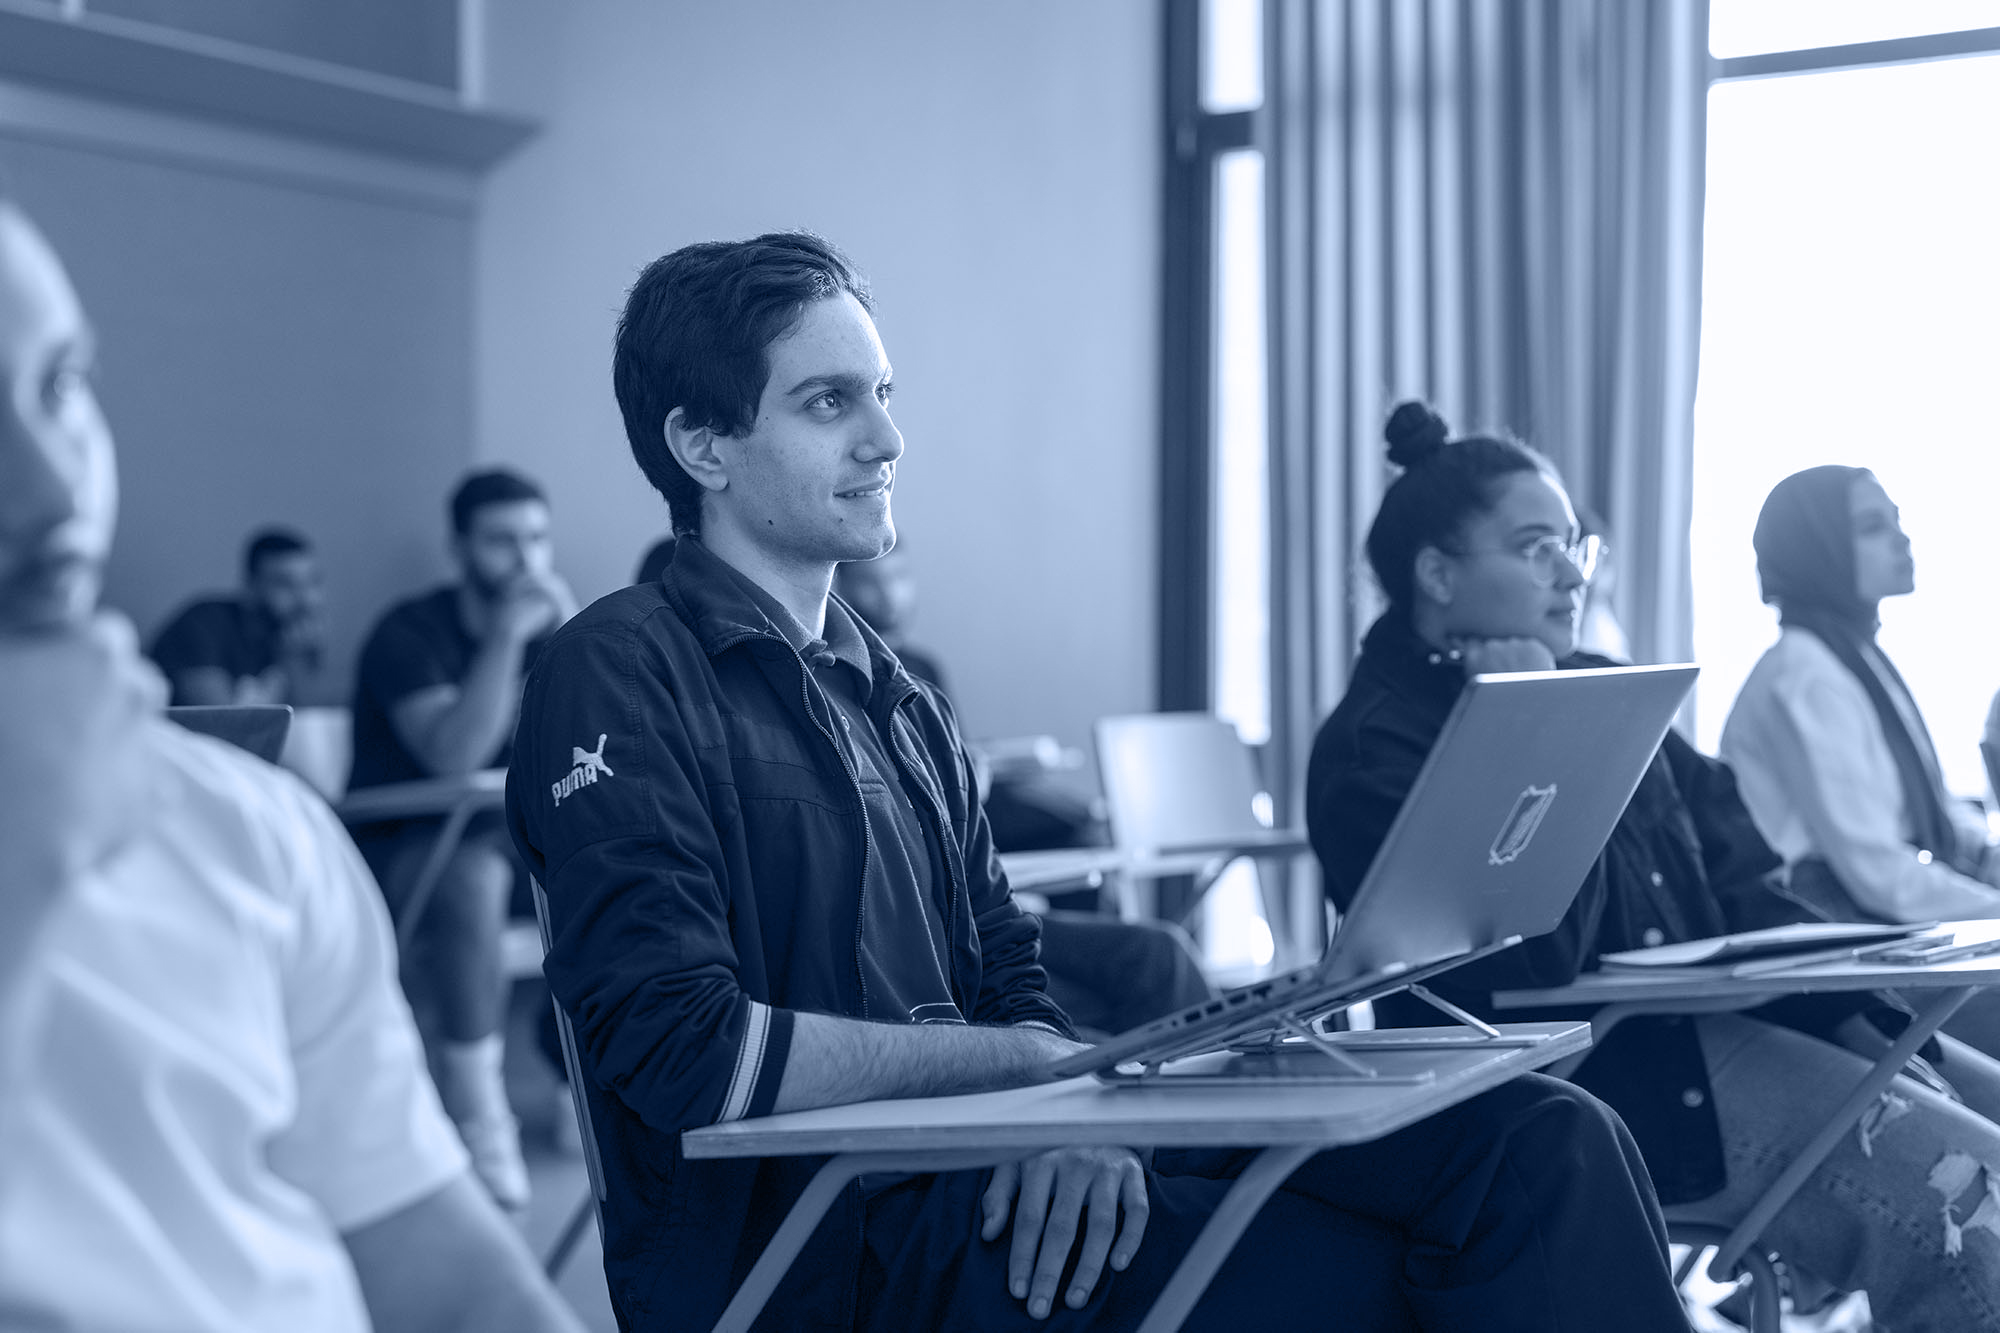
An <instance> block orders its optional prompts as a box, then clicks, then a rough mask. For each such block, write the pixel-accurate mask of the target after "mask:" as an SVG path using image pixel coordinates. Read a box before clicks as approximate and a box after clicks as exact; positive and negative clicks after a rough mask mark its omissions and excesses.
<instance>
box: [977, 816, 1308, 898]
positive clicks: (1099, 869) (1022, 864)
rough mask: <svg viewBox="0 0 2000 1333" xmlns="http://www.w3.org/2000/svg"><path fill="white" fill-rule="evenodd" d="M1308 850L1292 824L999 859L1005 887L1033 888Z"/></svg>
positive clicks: (1183, 871)
mask: <svg viewBox="0 0 2000 1333" xmlns="http://www.w3.org/2000/svg"><path fill="white" fill-rule="evenodd" d="M1311 850H1312V844H1311V843H1310V842H1308V841H1307V840H1306V837H1305V835H1304V834H1302V833H1299V832H1298V831H1296V830H1293V829H1270V830H1267V831H1266V832H1264V833H1263V834H1261V835H1247V834H1246V835H1245V836H1244V837H1242V838H1237V839H1233V840H1231V841H1229V842H1220V843H1202V844H1200V845H1197V846H1189V847H1173V848H1165V849H1159V850H1151V851H1131V850H1127V849H1125V848H1122V847H1057V848H1051V849H1049V850H1047V851H1034V852H1002V853H1001V854H1000V865H1001V868H1002V869H1004V870H1006V872H1007V885H1008V887H1009V888H1014V889H1027V890H1032V889H1046V888H1053V887H1055V886H1057V885H1061V884H1084V883H1091V882H1094V881H1096V880H1099V879H1101V878H1103V877H1104V876H1105V875H1110V874H1120V873H1122V874H1129V875H1136V876H1138V877H1140V878H1141V879H1149V878H1154V877H1158V876H1164V875H1191V874H1194V873H1195V872H1197V871H1200V870H1202V869H1204V868H1206V867H1208V866H1210V865H1213V864H1214V863H1215V862H1216V861H1218V860H1220V859H1224V858H1230V859H1233V858H1235V857H1238V856H1280V857H1282V856H1303V855H1304V854H1305V853H1307V852H1309V851H1311Z"/></svg>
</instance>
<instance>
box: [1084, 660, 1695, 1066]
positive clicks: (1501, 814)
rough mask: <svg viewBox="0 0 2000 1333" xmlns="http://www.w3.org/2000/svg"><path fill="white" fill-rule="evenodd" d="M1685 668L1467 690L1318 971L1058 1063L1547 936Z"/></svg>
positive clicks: (1164, 1045)
mask: <svg viewBox="0 0 2000 1333" xmlns="http://www.w3.org/2000/svg"><path fill="white" fill-rule="evenodd" d="M1696 672H1697V669H1696V668H1695V667H1692V666H1661V667H1604V668H1598V669H1593V670H1586V671H1536V672H1523V673H1519V674H1509V675H1491V676H1475V677H1473V678H1472V679H1471V680H1470V681H1468V682H1467V683H1466V687H1465V690H1464V692H1463V693H1461V694H1460V695H1459V698H1458V703H1457V705H1456V706H1455V707H1454V708H1453V709H1452V712H1451V715H1450V716H1449V717H1448V718H1447V719H1446V720H1445V724H1444V729H1443V730H1442V731H1441V732H1440V733H1439V734H1438V739H1437V743H1436V744H1434V745H1433V746H1432V747H1431V752H1430V756H1429V758H1428V759H1426V760H1425V762H1424V766H1423V769H1422V770H1421V771H1420V772H1419V773H1418V774H1417V780H1416V783H1415V785H1414V786H1412V787H1411V789H1410V794H1409V796H1408V798H1407V799H1405V800H1404V802H1403V807H1402V809H1401V811H1400V812H1399V813H1398V814H1397V816H1396V821H1395V823H1394V824H1392V825H1391V826H1390V828H1389V833H1388V836H1387V837H1386V838H1385V839H1383V842H1382V847H1381V850H1380V851H1378V852H1377V853H1376V855H1375V860H1374V862H1373V863H1372V864H1371V865H1370V866H1369V868H1368V874H1367V876H1366V877H1365V878H1364V879H1363V880H1362V882H1361V888H1360V889H1359V891H1357V892H1356V894H1355V896H1354V902H1353V905H1352V906H1351V907H1349V909H1348V911H1347V914H1346V916H1345V917H1344V918H1343V919H1342V921H1341V923H1340V927H1339V929H1338V930H1337V931H1336V932H1335V934H1334V938H1333V941H1332V943H1331V944H1329V945H1328V946H1327V950H1326V953H1325V954H1324V955H1323V956H1322V957H1321V958H1320V961H1319V962H1318V963H1317V964H1316V965H1314V966H1312V967H1306V968H1300V969H1299V970H1297V971H1294V972H1289V973H1286V974H1284V975H1282V976H1277V977H1271V978H1268V979H1266V980H1264V981H1260V982H1257V983H1255V984H1253V985H1249V986H1242V987H1238V988H1237V989H1235V990H1231V991H1227V992H1225V993H1224V994H1222V995H1221V996H1219V997H1218V998H1216V999H1214V1000H1211V1001H1209V1002H1207V1003H1205V1004H1200V1005H1195V1006H1192V1007H1190V1008H1187V1009H1184V1010H1181V1011H1180V1012H1178V1013H1174V1014H1169V1015H1167V1016H1166V1017H1165V1018H1161V1019H1158V1020H1156V1021H1154V1022H1152V1023H1148V1024H1146V1025H1145V1026H1143V1027H1138V1028H1134V1029H1132V1030H1131V1031H1129V1032H1126V1033H1123V1034H1121V1035H1119V1036H1117V1037H1114V1038H1112V1039H1111V1040H1110V1041H1107V1042H1105V1043H1104V1044H1102V1045H1100V1046H1094V1047H1092V1048H1091V1049H1090V1050H1087V1051H1080V1052H1078V1053H1077V1054H1075V1055H1073V1056H1069V1057H1067V1058H1065V1059H1063V1060H1061V1061H1059V1062H1057V1063H1056V1064H1055V1065H1054V1066H1052V1068H1051V1072H1052V1073H1054V1074H1055V1075H1056V1076H1058V1077H1064V1078H1066V1077H1070V1076H1072V1075H1076V1074H1086V1073H1095V1074H1099V1075H1101V1076H1104V1077H1107V1078H1115V1077H1118V1075H1117V1074H1116V1070H1117V1067H1118V1066H1120V1065H1128V1064H1134V1063H1136V1064H1138V1065H1141V1066H1145V1067H1156V1066H1158V1065H1159V1064H1162V1063H1164V1062H1165V1061H1168V1060H1173V1059H1177V1058H1179V1057H1182V1056H1187V1055H1194V1054H1198V1053H1202V1052H1207V1051H1213V1050H1217V1049H1220V1048H1222V1047H1225V1046H1228V1045H1230V1044H1231V1043H1234V1042H1237V1041H1240V1040H1241V1039H1243V1038H1244V1037H1247V1036H1249V1035H1250V1034H1252V1033H1266V1032H1269V1031H1270V1030H1271V1029H1273V1028H1280V1029H1289V1030H1292V1031H1295V1032H1299V1033H1300V1035H1302V1036H1304V1035H1306V1033H1307V1031H1308V1029H1306V1027H1305V1025H1306V1024H1307V1023H1309V1022H1310V1020H1311V1019H1312V1018H1314V1017H1317V1016H1319V1015H1322V1014H1325V1013H1328V1012H1330V1011H1332V1010H1334V1009H1338V1008H1344V1007H1346V1006H1348V1005H1351V1004H1358V1003H1360V1002H1361V1001H1363V1000H1372V999H1379V998H1380V997H1382V996H1384V995H1388V994H1390V993H1392V992H1394V991H1398V990H1401V989H1403V988H1405V987H1407V986H1409V985H1411V984H1412V983H1415V982H1421V981H1423V980H1424V979H1426V978H1428V977H1431V976H1434V975H1436V974H1438V973H1440V972H1444V971H1447V970H1449V969H1451V968H1454V967H1457V966H1460V965H1461V964H1464V963H1466V962H1470V961H1471V960H1473V959H1475V958H1479V957H1483V956H1485V955H1487V954H1489V953H1493V952H1496V951H1498V950H1500V949H1504V948H1507V947H1509V946H1510V945H1513V944H1517V943H1519V942H1520V941H1521V940H1522V939H1525V938H1526V937H1528V936H1531V935H1542V934H1546V933H1547V932H1549V931H1551V930H1554V929H1555V927H1556V925H1557V923H1558V922H1560V921H1561V920H1562V917H1563V913H1565V912H1567V911H1568V910H1569V906H1570V903H1571V902H1572V901H1573V900H1574V899H1575V897H1576V894H1577V890H1578V889H1579V888H1581V887H1582V885H1583V880H1584V876H1585V875H1586V874H1587V873H1588V872H1589V869H1590V866H1591V863H1592V862H1593V861H1595V860H1596V859H1597V856H1598V853H1599V852H1601V851H1602V850H1603V848H1604V843H1605V840H1606V839H1608V838H1609V837H1610V836H1611V830H1612V827H1613V826H1614V825H1615V824H1616V823H1617V822H1618V817H1619V816H1620V815H1621V814H1623V813H1624V811H1625V803H1626V802H1627V801H1629V800H1630V799H1631V797H1632V792H1633V790H1634V789H1635V788H1636V787H1637V786H1638V785H1639V779H1640V778H1641V777H1643V776H1644V775H1645V772H1646V768H1647V765H1649V764H1650V763H1651V762H1652V758H1653V754H1654V752H1655V751H1656V750H1658V749H1659V746H1660V741H1661V739H1662V738H1663V737H1664V736H1665V735H1666V731H1667V727H1668V726H1669V725H1670V724H1671V723H1672V721H1673V718H1674V714H1675V712H1676V711H1677V710H1678V709H1679V708H1680V706H1681V701H1682V700H1683V699H1684V698H1685V697H1686V696H1687V692H1688V690H1689V688H1690V687H1691V686H1692V685H1693V683H1694V678H1695V675H1696Z"/></svg>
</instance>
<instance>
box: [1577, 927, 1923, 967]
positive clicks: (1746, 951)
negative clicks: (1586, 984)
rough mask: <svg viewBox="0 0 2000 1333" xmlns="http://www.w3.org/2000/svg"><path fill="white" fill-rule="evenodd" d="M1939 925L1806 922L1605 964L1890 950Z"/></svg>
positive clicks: (1615, 957) (1605, 958)
mask: <svg viewBox="0 0 2000 1333" xmlns="http://www.w3.org/2000/svg"><path fill="white" fill-rule="evenodd" d="M1937 924H1938V923H1937V922H1935V921H1923V922H1918V923H1917V924H1915V925H1885V924H1883V923H1881V922H1877V921H1800V922H1795V923H1794V924H1792V925H1788V926H1771V927H1769V928H1768V929H1765V930H1746V931H1744V932H1742V933H1741V934H1737V935H1710V936H1708V937H1707V938H1705V939H1699V940H1684V941H1682V942H1681V943H1678V944H1659V945H1655V946H1653V947H1652V948H1650V949H1626V950H1623V951H1622V952H1619V953H1607V954H1604V955H1602V957H1601V958H1600V959H1599V961H1600V962H1602V963H1603V964H1604V966H1605V967H1607V968H1641V969H1643V968H1657V967H1704V966H1707V965H1709V964H1713V963H1743V962H1749V961H1752V960H1754V959H1759V958H1785V957H1789V956H1791V955H1793V954H1806V953H1827V952H1839V951H1842V950H1847V949H1861V948H1865V947H1867V946H1869V945H1875V944H1882V945H1888V944H1893V943H1898V942H1902V941H1907V940H1910V939H1911V938H1912V937H1913V936H1917V935H1922V934H1926V933H1928V932H1931V931H1934V930H1936V929H1937Z"/></svg>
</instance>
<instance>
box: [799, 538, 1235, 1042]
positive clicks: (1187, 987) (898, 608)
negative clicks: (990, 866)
mask: <svg viewBox="0 0 2000 1333" xmlns="http://www.w3.org/2000/svg"><path fill="white" fill-rule="evenodd" d="M833 590H834V592H835V593H837V594H838V595H839V596H840V598H841V599H842V600H843V601H845V602H846V603H847V605H848V607H849V608H850V609H851V610H853V611H854V613H855V614H856V615H858V616H860V617H861V619H862V620H864V621H866V622H867V623H868V626H869V628H870V629H873V630H874V631H875V632H876V633H877V634H879V635H881V636H882V641H883V642H884V643H885V644H887V645H888V647H889V649H890V651H892V652H893V653H895V654H896V657H897V660H899V661H900V662H901V663H902V664H903V667H904V669H905V670H907V671H908V672H909V673H910V674H911V675H913V676H915V677H917V678H918V679H919V680H924V681H928V682H929V683H930V684H932V685H935V686H937V688H938V690H939V692H941V693H943V694H945V695H946V696H947V697H949V695H950V691H949V690H948V689H946V687H945V682H944V669H943V668H942V667H941V666H940V665H939V664H938V661H937V658H936V657H935V656H933V655H932V654H930V653H928V652H925V651H923V650H922V649H920V648H918V647H916V646H915V645H913V644H912V643H911V642H910V640H909V636H908V632H907V631H908V627H909V622H910V617H911V615H912V613H913V611H914V609H915V606H916V600H917V589H916V579H915V577H914V576H913V575H912V574H911V572H910V568H909V559H908V557H907V556H906V555H905V554H904V553H903V543H902V539H901V537H900V536H899V537H898V540H897V544H896V546H894V547H893V548H891V549H890V550H889V551H888V553H887V554H884V555H881V556H878V557H876V558H875V559H873V560H849V561H846V562H845V563H843V564H840V565H838V566H836V567H835V569H834V575H833ZM983 776H984V781H983V783H982V786H983V791H982V794H981V806H982V807H983V808H984V810H985V811H986V818H987V822H988V823H989V824H990V825H991V826H992V829H993V846H994V848H995V849H996V850H998V851H1002V852H1012V851H1029V850H1032V849H1035V848H1039V847H1075V846H1088V845H1091V844H1092V843H1096V842H1102V841H1103V838H1102V836H1101V835H1102V826H1103V821H1101V820H1099V819H1097V818H1096V817H1095V815H1094V814H1093V813H1092V811H1091V809H1090V806H1089V804H1088V803H1087V802H1085V801H1082V800H1080V799H1078V798H1077V797H1076V796H1075V795H1074V794H1072V793H1070V792H1067V791H1064V790H1062V789H1061V788H1059V787H1056V786H1055V785H1054V784H1052V783H1048V782H1037V781H1035V780H1034V779H1033V778H1032V777H1019V776H1014V775H1010V774H998V773H991V772H990V770H989V772H988V773H987V774H985V775H983ZM1039 915H1040V916H1041V920H1042V966H1043V967H1044V968H1046V969H1048V973H1049V995H1050V996H1051V998H1053V999H1054V1000H1055V1002H1056V1003H1057V1004H1059V1005H1061V1006H1062V1007H1063V1011H1064V1012H1065V1013H1067V1014H1068V1015H1069V1017H1070V1021H1071V1022H1072V1023H1074V1024H1075V1025H1076V1026H1077V1028H1078V1030H1079V1031H1087V1032H1089V1033H1092V1034H1105V1035H1109V1034H1112V1033H1118V1032H1124V1031H1126V1030H1128V1029H1130V1028H1135V1027H1138V1026H1139V1025H1140V1024H1142V1023H1149V1022H1151V1021H1152V1020H1153V1019H1156V1018H1159V1017H1162V1016H1163V1015H1166V1014H1170V1013H1172V1012H1173V1011H1174V1010H1176V1009H1182V1008H1186V1007H1187V1006H1189V1005H1195V1004H1201V1003H1203V1002H1204V1001H1206V1000H1209V999H1212V998H1214V995H1215V989H1214V987H1212V986H1211V985H1209V983H1208V979H1207V978H1206V977H1205V976H1203V975H1202V971H1201V959H1200V955H1199V954H1197V953H1196V952H1195V947H1194V941H1193V940H1191V939H1190V938H1188V933H1187V932H1186V931H1185V930H1183V929H1181V928H1180V927H1179V926H1178V925H1176V924H1174V923H1172V922H1168V921H1137V922H1124V921H1119V920H1117V919H1116V918H1114V917H1106V916H1100V915H1098V914H1097V913H1094V912H1075V911H1044V912H1041V913H1040V914H1039Z"/></svg>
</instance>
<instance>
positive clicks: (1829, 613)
mask: <svg viewBox="0 0 2000 1333" xmlns="http://www.w3.org/2000/svg"><path fill="white" fill-rule="evenodd" d="M1753 543H1754V545H1755V547H1756V551H1757V577H1758V580H1759V582H1760V584H1761V586H1762V589H1763V596H1764V600H1765V601H1766V602H1769V603H1772V604H1774V605H1775V606H1777V608H1778V623H1779V625H1780V627H1781V628H1780V630H1779V634H1778V641H1777V642H1776V643H1775V644H1773V645H1771V647H1770V648H1768V649H1767V650H1765V653H1764V655H1763V657H1761V658H1759V659H1758V661H1757V665H1756V667H1755V668H1754V669H1752V671H1751V672H1750V677H1749V679H1748V680H1746V681H1745V682H1744V684H1743V689H1742V692H1741V693H1739V694H1738V695H1737V696H1736V702H1735V704H1734V705H1733V706H1732V707H1731V708H1730V710H1729V720H1728V722H1727V723H1726V724H1725V725H1724V726H1723V730H1722V755H1723V758H1724V759H1726V760H1728V761H1729V764H1730V766H1731V767H1732V768H1734V769H1735V770H1736V772H1737V774H1738V777H1739V779H1740V780H1741V782H1742V786H1743V800H1744V803H1745V804H1746V805H1748V806H1749V807H1750V813H1751V814H1752V815H1754V816H1755V817H1756V820H1757V826H1758V827H1759V828H1760V829H1762V830H1763V833H1764V836H1765V837H1766V838H1768V839H1769V840H1770V842H1771V845H1772V846H1773V847H1775V848H1776V849H1777V850H1778V853H1779V855H1781V856H1783V857H1784V858H1785V860H1786V861H1787V862H1788V863H1789V864H1790V866H1791V877H1790V886H1789V889H1788V892H1789V893H1790V894H1791V896H1792V897H1794V898H1796V899H1797V900H1799V901H1800V902H1802V903H1804V904H1806V905H1807V906H1808V907H1810V908H1811V909H1813V910H1814V911H1816V912H1818V913H1819V914H1820V915H1822V916H1826V917H1830V918H1833V919H1836V920H1863V921H1865V920H1885V921H1933V920H1947V921H1948V920H1957V919H1963V918H1970V917H1992V916H2000V887H1996V886H2000V848H1996V847H1995V846H1994V845H1993V843H1992V842H1991V841H1990V839H1989V836H1988V833H1987V828H1986V821H1985V819H1984V818H1982V817H1981V816H1980V815H1979V814H1977V813H1976V812H1975V811H1974V810H1973V809H1972V808H1971V807H1970V806H1968V805H1966V804H1963V803H1961V802H1959V801H1957V800H1954V799H1953V798H1952V796H1951V795H1950V793H1948V792H1947V791H1946V790H1945V787H1944V775H1943V772H1942V771H1941V770H1940V768H1939V767H1938V758H1937V750H1936V748H1935V747H1934V746H1933V745H1932V743H1931V737H1930V731H1929V729H1928V728H1926V727H1925V726H1924V719H1923V715H1922V714H1921V713H1920V712H1918V711H1917V704H1916V700H1915V698H1913V697H1912V696H1911V694H1910V691H1909V687H1908V686H1907V685H1905V684H1904V683H1903V677H1902V674H1901V673H1900V672H1898V671H1897V670H1896V667H1895V664H1894V663H1893V662H1891V661H1890V660H1889V658H1888V655H1887V654H1885V653H1884V652H1883V651H1882V649H1881V646H1880V645H1879V644H1877V643H1876V641H1875V632H1876V629H1877V627H1878V626H1879V624H1880V621H1879V619H1878V616H1877V609H1878V607H1879V605H1880V603H1881V601H1882V599H1883V598H1885V597H1900V596H1905V595H1907V594H1909V593H1911V592H1914V591H1915V590H1916V561H1915V560H1914V558H1913V557H1912V555H1911V551H1910V539H1909V538H1908V537H1907V536H1905V535H1904V533H1903V528H1902V522H1901V515H1900V514H1899V512H1898V511H1897V508H1896V506H1895V504H1894V502H1893V501H1891V500H1890V498H1889V495H1888V493H1887V492H1886V491H1884V490H1883V489H1882V484H1881V483H1880V482H1879V481H1877V480H1876V479H1875V477H1874V474H1872V473H1870V472H1868V471H1866V470H1865V469H1862V468H1852V467H1834V466H1828V467H1815V468H1808V469H1806V470H1805V471H1803V472H1798V473H1794V474H1793V475H1792V476H1789V477H1787V478H1785V479H1784V480H1783V481H1781V482H1779V483H1778V485H1777V486H1776V487H1775V488H1773V490H1772V491H1771V494H1770V496H1769V497H1767V498H1766V499H1765V501H1764V508H1763V510H1762V511H1761V512H1760V513H1759V514H1758V516H1757V527H1756V529H1755V533H1754V536H1753ZM1967 743H1970V742H1969V741H1968V742H1967ZM1945 1030H1946V1031H1947V1032H1950V1033H1952V1034H1953V1035H1954V1036H1956V1037H1958V1038H1960V1039H1961V1040H1963V1041H1966V1042H1968V1043H1970V1044H1971V1045H1973V1046H1976V1047H1978V1048H1979V1049H1980V1050H1982V1051H1985V1052H1987V1053H1988V1054H1989V1055H1991V1054H2000V992H1994V991H1985V990H1982V991H1980V992H1978V993H1977V994H1975V995H1974V996H1973V997H1972V998H1971V999H1970V1000H1968V1001H1967V1002H1966V1003H1965V1005H1964V1006H1963V1007H1961V1008H1960V1009H1959V1011H1958V1012H1957V1013H1955V1014H1953V1015H1952V1017H1951V1018H1950V1019H1949V1020H1948V1021H1947V1022H1946V1024H1945Z"/></svg>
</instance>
